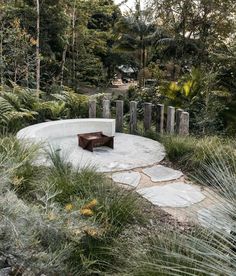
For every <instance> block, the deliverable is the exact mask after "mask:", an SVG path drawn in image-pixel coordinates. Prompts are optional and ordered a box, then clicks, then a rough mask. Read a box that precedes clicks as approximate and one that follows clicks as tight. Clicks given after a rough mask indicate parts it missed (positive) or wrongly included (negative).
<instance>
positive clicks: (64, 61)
mask: <svg viewBox="0 0 236 276" xmlns="http://www.w3.org/2000/svg"><path fill="white" fill-rule="evenodd" d="M67 48H68V44H66V45H65V48H64V50H63V53H62V62H61V83H60V85H61V86H63V81H64V69H65V63H66V53H67Z"/></svg>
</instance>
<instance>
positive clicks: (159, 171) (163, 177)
mask: <svg viewBox="0 0 236 276" xmlns="http://www.w3.org/2000/svg"><path fill="white" fill-rule="evenodd" d="M143 172H144V173H145V174H146V175H148V176H149V177H150V178H151V180H152V181H153V182H162V181H172V180H176V179H178V178H180V177H181V176H182V175H183V173H182V172H181V171H177V170H173V169H171V168H167V167H165V166H162V165H157V166H154V167H151V168H146V169H143Z"/></svg>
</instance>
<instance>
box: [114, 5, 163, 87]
mask: <svg viewBox="0 0 236 276" xmlns="http://www.w3.org/2000/svg"><path fill="white" fill-rule="evenodd" d="M117 30H118V31H119V32H120V34H121V35H120V37H119V38H118V41H117V43H116V49H117V50H120V51H124V52H133V53H134V56H135V57H136V58H137V59H138V63H139V70H140V72H141V71H143V70H144V69H145V67H146V65H147V63H148V60H149V59H150V56H149V55H150V54H151V51H150V50H151V49H152V46H154V45H156V44H157V42H158V41H160V40H162V39H163V38H167V37H168V36H167V35H166V34H165V32H164V31H163V30H162V29H161V28H159V27H158V26H157V25H156V24H155V23H153V22H152V21H151V20H150V18H149V14H148V12H147V11H145V10H144V11H142V10H141V8H140V3H139V1H137V3H136V8H135V11H134V12H130V13H129V14H128V15H126V16H123V17H122V19H121V20H120V21H119V22H118V24H117ZM142 78H143V79H142V83H144V76H143V77H142Z"/></svg>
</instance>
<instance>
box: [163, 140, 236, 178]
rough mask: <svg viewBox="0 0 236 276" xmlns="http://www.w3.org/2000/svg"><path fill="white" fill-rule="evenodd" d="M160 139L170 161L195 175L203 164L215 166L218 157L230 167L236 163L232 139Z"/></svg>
mask: <svg viewBox="0 0 236 276" xmlns="http://www.w3.org/2000/svg"><path fill="white" fill-rule="evenodd" d="M159 139H160V141H161V142H162V143H163V144H164V146H165V149H166V153H167V157H168V159H169V160H170V161H172V162H174V163H175V164H177V165H178V166H180V167H181V168H183V169H184V170H186V172H188V173H191V174H193V175H199V172H198V170H199V169H200V168H202V166H203V164H207V163H209V164H213V163H214V162H215V160H216V156H218V157H219V159H220V160H219V161H222V160H224V162H226V161H227V163H228V164H229V166H231V165H230V164H232V165H233V164H234V163H235V161H236V154H235V151H234V147H235V142H234V140H232V139H224V138H219V137H217V136H213V137H207V136H206V137H203V138H196V137H191V136H190V137H181V136H166V135H164V136H162V137H160V138H159ZM220 157H221V158H220ZM222 162H223V161H222Z"/></svg>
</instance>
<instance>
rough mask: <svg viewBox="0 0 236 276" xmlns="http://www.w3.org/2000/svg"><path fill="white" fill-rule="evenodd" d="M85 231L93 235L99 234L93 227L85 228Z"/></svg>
mask: <svg viewBox="0 0 236 276" xmlns="http://www.w3.org/2000/svg"><path fill="white" fill-rule="evenodd" d="M85 233H86V234H88V235H89V236H91V237H95V236H97V235H98V232H97V231H96V230H95V229H93V228H88V229H86V230H85Z"/></svg>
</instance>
